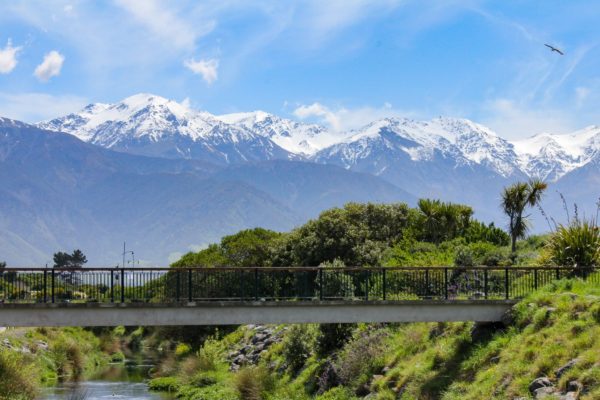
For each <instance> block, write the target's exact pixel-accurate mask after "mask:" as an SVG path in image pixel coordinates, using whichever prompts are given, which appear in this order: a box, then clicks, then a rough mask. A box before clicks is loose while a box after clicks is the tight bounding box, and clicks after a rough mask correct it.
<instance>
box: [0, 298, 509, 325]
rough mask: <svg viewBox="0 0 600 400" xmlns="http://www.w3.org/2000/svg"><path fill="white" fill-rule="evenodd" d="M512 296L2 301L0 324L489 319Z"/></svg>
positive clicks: (498, 316)
mask: <svg viewBox="0 0 600 400" xmlns="http://www.w3.org/2000/svg"><path fill="white" fill-rule="evenodd" d="M514 303H515V302H514V301H510V300H464V301H458V300H454V301H437V300H436V301H434V300H418V301H369V302H366V301H360V302H358V301H280V302H269V301H257V302H246V301H245V302H232V301H226V302H218V301H211V302H193V303H180V304H154V303H125V304H119V303H117V304H105V303H88V304H76V303H67V304H64V303H63V304H1V305H0V326H22V327H26V326H118V325H127V326H160V325H171V326H175V325H238V324H280V323H351V322H365V323H377V322H451V321H476V322H493V321H499V320H501V319H502V316H503V315H504V314H505V313H506V312H507V311H508V310H509V309H510V308H511V307H512V305H513V304H514Z"/></svg>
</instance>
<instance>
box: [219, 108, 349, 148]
mask: <svg viewBox="0 0 600 400" xmlns="http://www.w3.org/2000/svg"><path fill="white" fill-rule="evenodd" d="M217 118H218V119H219V120H221V121H223V122H225V123H228V124H232V125H235V126H239V127H243V128H246V129H248V130H250V131H252V132H254V133H257V134H259V135H261V136H264V137H267V138H269V139H271V140H272V141H274V142H275V143H277V145H279V146H280V147H282V148H284V149H285V150H287V151H289V152H290V153H295V154H298V155H305V156H309V155H312V154H314V153H316V152H317V151H319V150H321V149H324V148H325V147H328V146H331V145H333V144H335V143H337V142H339V141H340V140H341V139H343V138H344V137H345V136H346V135H344V134H334V133H332V132H331V131H329V130H327V128H325V127H323V126H320V125H316V124H304V123H301V122H298V121H293V120H290V119H284V118H281V117H278V116H277V115H273V114H269V113H266V112H264V111H254V112H247V113H234V114H224V115H219V116H217Z"/></svg>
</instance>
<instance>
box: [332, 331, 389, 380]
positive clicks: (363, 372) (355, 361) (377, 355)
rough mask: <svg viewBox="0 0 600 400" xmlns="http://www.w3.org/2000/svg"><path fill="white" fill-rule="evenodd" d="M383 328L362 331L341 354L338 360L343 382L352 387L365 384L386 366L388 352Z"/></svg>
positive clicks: (338, 368) (338, 371)
mask: <svg viewBox="0 0 600 400" xmlns="http://www.w3.org/2000/svg"><path fill="white" fill-rule="evenodd" d="M386 336H387V334H386V332H385V331H383V330H377V331H364V332H360V333H359V334H358V336H357V337H355V338H354V339H353V340H351V341H350V342H349V343H348V344H347V345H346V346H345V347H344V349H343V350H342V352H341V353H340V354H339V358H338V360H337V362H336V369H337V373H338V375H339V377H340V380H341V383H342V384H343V385H345V386H348V387H351V388H357V387H358V386H360V385H364V384H365V383H367V381H368V380H369V379H370V378H371V376H372V375H373V374H376V373H379V372H381V369H382V368H383V367H384V355H385V352H386V347H385V342H384V341H385V338H386Z"/></svg>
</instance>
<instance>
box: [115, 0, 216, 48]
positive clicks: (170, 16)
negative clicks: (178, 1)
mask: <svg viewBox="0 0 600 400" xmlns="http://www.w3.org/2000/svg"><path fill="white" fill-rule="evenodd" d="M115 1H116V4H117V5H118V6H120V7H122V8H123V9H124V10H126V11H127V12H129V13H130V14H131V15H132V16H133V17H134V18H135V19H136V20H137V21H138V22H139V23H141V24H142V25H143V26H145V27H147V28H148V29H149V30H150V31H151V32H153V33H154V34H155V35H157V36H159V37H160V38H162V39H165V40H168V41H169V42H170V43H172V44H173V45H174V46H176V47H178V48H181V49H185V50H193V49H194V47H195V45H196V40H197V39H198V37H200V36H203V35H205V34H207V33H208V32H210V31H212V30H213V29H214V27H215V21H203V22H201V23H198V21H196V23H194V21H193V20H191V19H189V18H185V17H182V16H180V15H178V14H177V12H176V11H175V10H174V8H173V4H174V3H166V2H162V1H157V0H144V1H137V0H115Z"/></svg>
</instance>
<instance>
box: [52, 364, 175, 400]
mask: <svg viewBox="0 0 600 400" xmlns="http://www.w3.org/2000/svg"><path fill="white" fill-rule="evenodd" d="M152 366H153V363H152V360H136V361H129V362H126V363H125V364H111V365H109V366H108V367H107V368H106V369H105V370H103V371H102V372H101V373H99V374H97V375H95V376H93V377H91V378H90V379H88V380H85V381H82V382H67V383H63V384H60V385H59V386H56V387H53V388H48V389H47V390H46V392H45V393H44V395H43V396H42V397H40V400H58V399H61V400H63V399H64V400H98V399H127V400H134V399H135V400H165V399H169V398H170V397H169V396H167V395H165V394H160V393H154V392H150V391H149V390H148V387H147V385H146V383H145V380H146V379H148V371H149V370H150V368H152Z"/></svg>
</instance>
